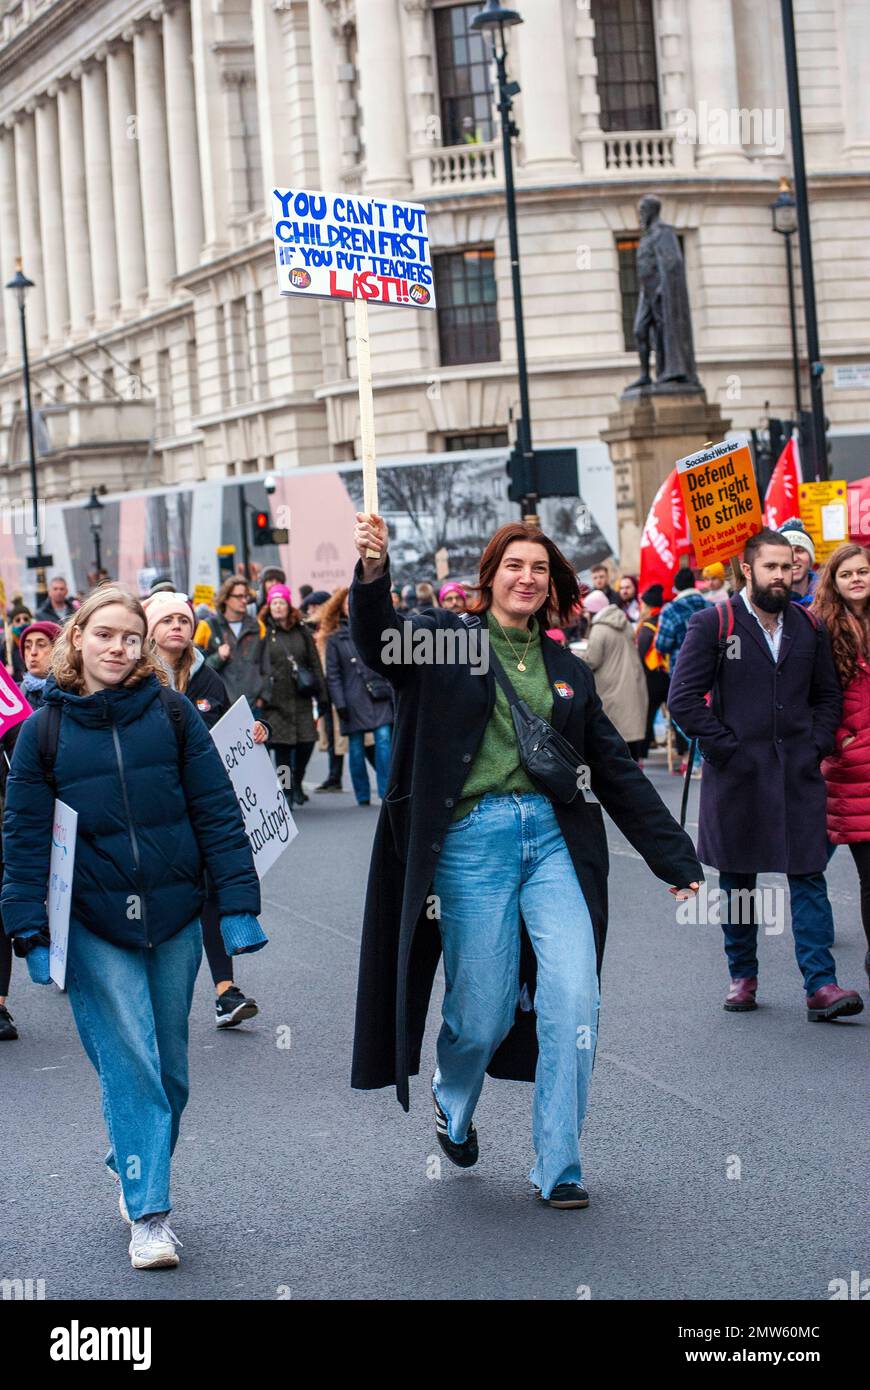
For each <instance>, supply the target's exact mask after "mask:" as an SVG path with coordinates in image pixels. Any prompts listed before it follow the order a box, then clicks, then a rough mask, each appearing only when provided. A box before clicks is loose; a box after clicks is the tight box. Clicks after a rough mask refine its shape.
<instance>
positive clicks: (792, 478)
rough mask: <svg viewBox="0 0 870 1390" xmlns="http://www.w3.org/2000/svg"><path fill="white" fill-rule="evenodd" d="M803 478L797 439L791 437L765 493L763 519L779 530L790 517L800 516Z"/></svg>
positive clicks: (775, 529)
mask: <svg viewBox="0 0 870 1390" xmlns="http://www.w3.org/2000/svg"><path fill="white" fill-rule="evenodd" d="M800 480H801V470H800V459H799V457H798V449H797V441H796V440H794V439H790V440H789V441H788V443H787V444H786V446H785V448H784V449H783V451H782V453H781V454H780V456H779V459H778V460H777V464H776V467H775V468H774V470H773V473H772V474H771V477H770V482H769V483H768V485H767V492H766V493H765V494H764V510H763V512H762V520H763V521H764V524H765V526H769V527H770V528H771V530H773V531H777V530H779V527H780V526H781V525H782V523H783V522H784V521H788V520H789V518H790V517H793V516H800V501H799V493H798V484H799V483H800Z"/></svg>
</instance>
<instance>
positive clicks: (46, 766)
mask: <svg viewBox="0 0 870 1390" xmlns="http://www.w3.org/2000/svg"><path fill="white" fill-rule="evenodd" d="M62 713H63V711H62V710H61V707H60V705H55V704H50V705H43V706H42V709H40V710H37V713H36V744H37V749H38V751H39V761H40V762H41V763H42V770H43V772H44V773H45V780H46V781H47V782H48V784H49V786H51V787H53V788H54V790H55V791H56V790H57V782H56V781H55V776H54V760H55V758H56V757H57V745H58V740H59V739H60V721H61V716H62Z"/></svg>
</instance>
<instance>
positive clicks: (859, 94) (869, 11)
mask: <svg viewBox="0 0 870 1390" xmlns="http://www.w3.org/2000/svg"><path fill="white" fill-rule="evenodd" d="M840 13H841V15H842V24H843V34H842V52H843V55H844V59H845V78H846V80H845V82H844V84H843V116H844V120H845V124H846V151H845V152H846V154H847V156H848V157H849V159H850V160H853V161H855V162H857V163H860V164H862V165H866V163H867V160H868V158H870V105H868V102H867V72H868V70H870V7H868V5H867V0H841V3H840Z"/></svg>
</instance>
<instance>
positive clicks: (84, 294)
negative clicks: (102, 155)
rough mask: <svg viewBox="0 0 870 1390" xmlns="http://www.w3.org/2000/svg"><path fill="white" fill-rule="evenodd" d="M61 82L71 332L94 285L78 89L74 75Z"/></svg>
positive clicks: (90, 303)
mask: <svg viewBox="0 0 870 1390" xmlns="http://www.w3.org/2000/svg"><path fill="white" fill-rule="evenodd" d="M80 77H81V70H80V69H79V70H78V71H76V72H75V73H73V80H71V81H67V82H64V83H63V84H62V85H61V86H60V88H59V90H58V93H57V119H58V126H59V128H60V178H61V187H62V191H63V239H64V245H65V247H66V281H67V289H68V292H69V319H70V328H71V330H72V332H73V333H80V332H81V331H82V330H83V329H84V328H86V327H87V325H88V320H89V319H90V316H91V314H92V313H93V312H94V287H93V279H92V276H91V256H90V249H89V235H88V195H87V186H86V179H85V141H84V128H83V122H82V91H81V87H80V86H79V82H78V79H79V78H80Z"/></svg>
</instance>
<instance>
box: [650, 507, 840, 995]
mask: <svg viewBox="0 0 870 1390" xmlns="http://www.w3.org/2000/svg"><path fill="white" fill-rule="evenodd" d="M741 568H742V570H743V575H744V578H745V580H746V588H745V589H744V590H742V592H741V593H739V594H737V595H735V596H734V597H733V598H732V599H731V600H730V601H729V604H730V609H731V620H730V622H729V623H728V624H727V628H723V627H722V626H721V625H720V616H719V612H718V610H719V608H720V607H721V608H722V609H723V610H724V609H725V605H724V604H723V605H720V604H714V605H711V606H710V609H709V610H707V611H705V612H703V613H697V614H696V615H695V616H694V617H693V618H692V620H691V622H690V623H689V627H688V631H687V633H686V639H685V641H684V643H683V646H682V648H681V650H680V655H679V657H678V659H677V664H676V667H675V668H674V672H673V674H672V676H671V685H670V692H669V697H668V709H669V710H670V713H671V715H672V716H673V718H674V719H675V720H676V722H677V723H678V724H679V726H680V728H681V729H683V730H684V731H685V732H686V733H687V734H688V735H689V736H690V737H691V738H696V739H697V740H698V746H699V748H700V750H701V752H702V754H703V756H704V759H705V763H706V766H705V767H704V775H703V777H702V779H701V807H700V813H699V821H698V857H699V858H700V860H701V862H702V863H704V864H712V865H713V866H714V867H715V868H717V869H718V870H719V887H720V891H721V895H722V916H721V920H722V928H723V931H724V934H725V954H726V956H727V959H728V967H729V970H730V973H731V989H730V991H729V993H728V997H727V999H726V1001H725V1006H724V1007H725V1008H726V1009H728V1010H729V1011H730V1012H735V1013H741V1012H746V1011H748V1010H750V1009H754V1008H756V998H755V996H756V990H757V987H758V957H757V954H756V941H757V935H758V923H757V916H756V910H755V909H756V893H755V881H756V876H757V875H758V874H759V873H781V874H786V875H787V876H788V885H789V894H790V898H791V912H792V932H793V935H794V945H795V955H796V956H797V961H798V965H799V967H800V970H801V973H802V975H803V977H804V988H805V990H806V995H807V1014H808V1017H809V1018H810V1019H811V1020H814V1021H815V1020H830V1019H834V1018H841V1017H843V1016H845V1015H849V1014H857V1013H860V1012H861V1010H862V1009H863V1007H864V1004H863V1001H862V999H861V996H860V995H859V994H856V993H855V992H854V991H848V990H843V989H841V988H840V987H839V985H838V984H837V976H836V967H835V964H834V957H833V955H832V953H831V946H832V944H833V940H834V919H833V914H832V912H831V905H830V902H829V901H828V892H827V885H826V883H825V876H824V875H825V868H826V867H827V862H828V842H827V835H826V822H825V803H826V793H825V783H824V780H823V778H822V774H821V772H820V770H819V763H820V762H821V760H822V758H824V757H825V756H826V755H827V754H828V753H830V752H831V750H832V749H833V747H834V737H835V734H836V731H837V728H838V726H839V721H840V712H841V708H842V694H841V691H840V684H839V681H838V679H837V673H836V670H835V667H834V663H833V658H832V656H831V646H830V640H829V638H828V633H827V630H826V629H825V627H824V625H823V624H822V623H821V622H820V621H819V620H818V619H817V618H816V617H815V615H814V614H812V613H811V612H810V611H808V610H806V609H803V608H800V607H798V606H797V605H796V604H793V603H791V602H790V601H789V595H790V592H791V577H792V551H791V545H790V544H789V542H788V541H787V540H786V539H785V537H784V536H782V535H780V534H779V533H778V532H776V531H769V530H763V531H761V532H759V534H758V535H756V536H753V537H752V538H751V539H750V541H749V542H748V544H747V546H746V550H745V552H744V559H743V564H742V566H741ZM725 616H727V614H725ZM729 629H730V630H731V631H730V635H726V632H727V631H728V630H729ZM708 692H712V693H711V698H710V702H709V704H708V702H707V694H708Z"/></svg>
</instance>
